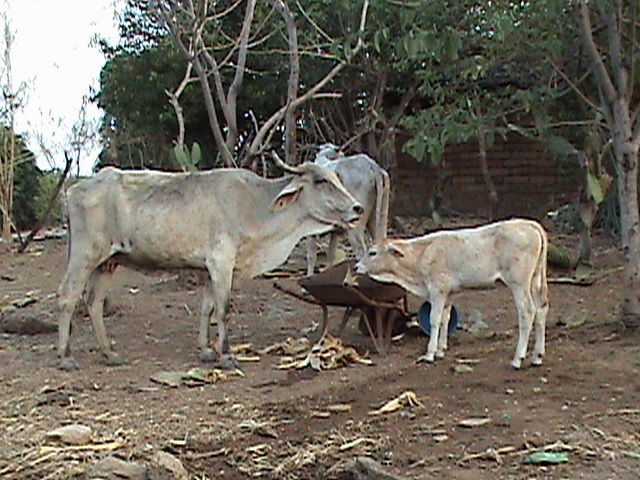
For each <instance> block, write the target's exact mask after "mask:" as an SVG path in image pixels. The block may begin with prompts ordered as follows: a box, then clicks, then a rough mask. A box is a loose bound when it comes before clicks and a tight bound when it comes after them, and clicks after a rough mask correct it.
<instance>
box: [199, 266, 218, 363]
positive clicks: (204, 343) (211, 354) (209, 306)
mask: <svg viewBox="0 0 640 480" xmlns="http://www.w3.org/2000/svg"><path fill="white" fill-rule="evenodd" d="M213 295H214V291H213V286H212V283H211V278H210V277H207V279H206V280H205V284H204V292H203V295H202V310H201V313H200V334H199V336H198V347H199V348H200V361H201V362H206V363H213V362H215V361H216V360H217V359H218V356H217V355H216V352H215V350H214V349H213V348H211V340H210V332H209V325H210V320H211V316H212V315H213V309H214V306H215V303H214V297H213Z"/></svg>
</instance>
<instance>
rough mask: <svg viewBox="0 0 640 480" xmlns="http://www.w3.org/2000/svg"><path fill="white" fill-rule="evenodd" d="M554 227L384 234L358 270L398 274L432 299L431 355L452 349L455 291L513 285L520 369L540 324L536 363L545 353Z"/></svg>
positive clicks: (387, 278) (521, 224)
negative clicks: (550, 243)
mask: <svg viewBox="0 0 640 480" xmlns="http://www.w3.org/2000/svg"><path fill="white" fill-rule="evenodd" d="M546 262H547V234H546V232H545V230H544V228H543V227H542V226H541V225H540V224H539V223H538V222H535V221H533V220H524V219H512V220H504V221H500V222H495V223H491V224H489V225H485V226H481V227H476V228H465V229H459V230H448V231H446V230H445V231H440V232H436V233H432V234H429V235H424V236H422V237H417V238H411V239H406V240H398V239H385V240H382V241H380V242H379V243H378V244H377V245H376V246H375V247H374V248H373V249H372V250H371V251H370V252H369V254H368V255H367V256H366V257H364V258H363V259H362V260H360V262H358V264H357V265H356V272H357V273H361V274H364V273H366V274H368V275H369V276H370V277H372V278H374V279H375V280H379V281H382V282H393V283H397V284H398V285H400V286H402V287H403V288H405V289H406V290H408V291H409V292H411V293H413V294H415V295H417V296H419V297H421V298H427V299H428V300H429V301H430V302H431V315H430V317H429V321H430V323H431V336H430V338H429V344H428V346H427V353H426V356H425V359H426V360H427V361H428V362H433V361H434V359H435V357H439V358H441V357H443V356H444V352H445V350H446V349H447V327H448V325H447V324H448V322H449V312H450V309H451V300H450V294H451V293H453V292H457V291H460V290H463V289H467V288H483V287H489V286H492V285H493V284H494V283H495V282H496V281H498V280H499V281H501V282H502V283H504V284H505V285H506V286H507V287H509V288H510V289H511V292H512V293H513V298H514V300H515V304H516V309H517V312H518V327H519V334H518V345H517V347H516V353H515V356H514V357H513V361H512V362H511V366H512V367H513V368H515V369H519V368H520V366H521V365H522V361H523V360H524V357H525V355H526V352H527V345H528V343H529V334H530V333H531V329H532V327H533V324H534V321H535V326H536V335H535V346H534V350H533V357H532V364H533V365H540V364H541V363H542V357H543V356H544V353H545V345H544V344H545V323H546V318H547V312H548V309H549V306H548V293H547V263H546Z"/></svg>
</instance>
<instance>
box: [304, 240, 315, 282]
mask: <svg viewBox="0 0 640 480" xmlns="http://www.w3.org/2000/svg"><path fill="white" fill-rule="evenodd" d="M305 243H306V246H307V276H308V277H309V276H311V275H313V272H314V270H315V267H316V262H317V261H318V237H316V236H315V235H309V236H308V237H307V238H306V240H305Z"/></svg>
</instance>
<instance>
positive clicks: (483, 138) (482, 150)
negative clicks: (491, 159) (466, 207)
mask: <svg viewBox="0 0 640 480" xmlns="http://www.w3.org/2000/svg"><path fill="white" fill-rule="evenodd" d="M477 135H478V161H479V162H480V170H481V171H482V178H483V179H484V183H485V185H486V186H487V189H488V190H489V204H490V209H491V212H490V214H489V219H490V220H494V219H495V218H496V216H497V215H498V190H497V189H496V185H495V184H494V183H493V179H492V178H491V174H490V173H489V165H488V164H487V131H486V130H485V129H484V128H479V129H478V133H477Z"/></svg>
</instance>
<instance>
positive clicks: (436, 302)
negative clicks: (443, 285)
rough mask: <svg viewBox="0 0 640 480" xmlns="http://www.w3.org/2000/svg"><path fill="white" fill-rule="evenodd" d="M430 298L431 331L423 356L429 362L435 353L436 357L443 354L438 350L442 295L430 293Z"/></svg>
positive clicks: (443, 305)
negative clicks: (425, 352)
mask: <svg viewBox="0 0 640 480" xmlns="http://www.w3.org/2000/svg"><path fill="white" fill-rule="evenodd" d="M430 299H431V314H430V315H429V323H430V326H431V333H430V336H429V343H428V344H427V354H426V355H425V357H424V359H425V360H426V361H427V362H429V363H431V362H433V361H434V360H435V357H436V354H437V355H438V357H442V355H444V352H440V351H438V345H439V342H440V329H441V328H442V326H441V323H442V314H443V313H444V310H445V308H444V307H445V297H444V296H435V295H430ZM445 334H446V332H445Z"/></svg>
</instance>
